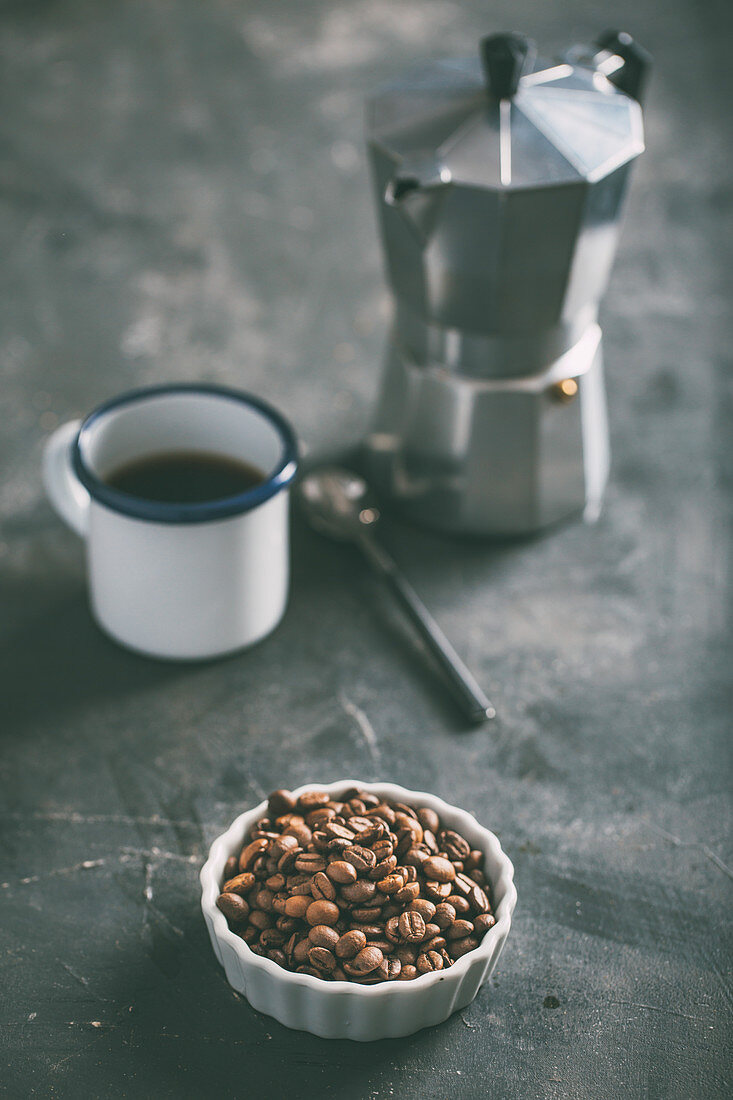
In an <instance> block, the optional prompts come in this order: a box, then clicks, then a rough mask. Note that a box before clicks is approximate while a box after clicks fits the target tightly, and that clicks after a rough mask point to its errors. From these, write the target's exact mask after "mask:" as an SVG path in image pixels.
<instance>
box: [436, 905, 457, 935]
mask: <svg viewBox="0 0 733 1100" xmlns="http://www.w3.org/2000/svg"><path fill="white" fill-rule="evenodd" d="M432 919H433V920H434V921H435V923H436V924H437V926H438V928H441V929H442V928H449V927H450V926H451V924H453V921H454V920H455V919H456V911H455V909H454V908H453V906H452V905H450V904H449V903H448V902H447V901H443V902H441V903H440V905H438V906H436V907H435V914H434V916H433V918H432Z"/></svg>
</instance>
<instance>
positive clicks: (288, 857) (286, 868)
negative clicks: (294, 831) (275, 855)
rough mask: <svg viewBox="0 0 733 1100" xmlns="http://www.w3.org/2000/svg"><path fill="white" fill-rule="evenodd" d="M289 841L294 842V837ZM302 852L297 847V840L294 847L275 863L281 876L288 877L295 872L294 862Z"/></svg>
mask: <svg viewBox="0 0 733 1100" xmlns="http://www.w3.org/2000/svg"><path fill="white" fill-rule="evenodd" d="M283 839H284V838H283ZM288 839H289V840H295V837H294V836H291V837H289V838H288ZM302 851H303V849H302V848H301V847H299V845H298V842H297V840H295V847H294V848H291V849H289V850H288V851H286V852H284V853H283V854H282V855H281V856H280V859H279V860H278V861H277V869H278V872H279V873H280V874H281V875H290V874H292V872H293V871H294V870H295V861H296V859H297V858H298V856H299V855H300V853H301V852H302Z"/></svg>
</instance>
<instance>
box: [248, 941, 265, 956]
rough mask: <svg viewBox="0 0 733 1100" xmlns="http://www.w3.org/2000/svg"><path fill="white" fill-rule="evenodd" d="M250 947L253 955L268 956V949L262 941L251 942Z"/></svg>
mask: <svg viewBox="0 0 733 1100" xmlns="http://www.w3.org/2000/svg"><path fill="white" fill-rule="evenodd" d="M249 949H250V951H251V952H252V954H253V955H260V956H261V958H263V959H265V958H267V951H266V949H265V948H264V947H263V946H262V944H260V943H251V944H250V945H249Z"/></svg>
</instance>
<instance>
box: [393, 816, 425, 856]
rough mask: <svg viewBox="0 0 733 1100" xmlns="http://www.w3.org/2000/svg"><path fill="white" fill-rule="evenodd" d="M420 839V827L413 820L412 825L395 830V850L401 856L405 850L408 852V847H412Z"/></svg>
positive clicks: (419, 841)
mask: <svg viewBox="0 0 733 1100" xmlns="http://www.w3.org/2000/svg"><path fill="white" fill-rule="evenodd" d="M421 841H422V827H421V826H420V824H419V823H418V822H417V821H415V822H413V824H412V825H407V826H404V827H403V828H401V829H398V830H397V848H396V849H395V851H396V852H397V855H398V856H403V855H404V854H405V853H406V852H409V850H410V848H414V847H415V846H416V845H418V844H420V843H421Z"/></svg>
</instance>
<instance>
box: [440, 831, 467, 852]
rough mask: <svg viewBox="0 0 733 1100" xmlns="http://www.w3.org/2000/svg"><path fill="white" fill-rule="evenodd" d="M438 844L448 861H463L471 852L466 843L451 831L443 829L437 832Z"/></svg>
mask: <svg viewBox="0 0 733 1100" xmlns="http://www.w3.org/2000/svg"><path fill="white" fill-rule="evenodd" d="M438 843H439V844H440V847H441V850H442V851H444V852H445V854H446V855H447V857H448V859H465V858H466V856H467V855H468V854H469V853H470V851H471V845H470V844H469V843H468V841H467V840H466V839H465V838H464V837H462V836H460V835H459V834H458V833H456V832H454V831H453V829H443V831H442V832H439V833H438Z"/></svg>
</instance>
